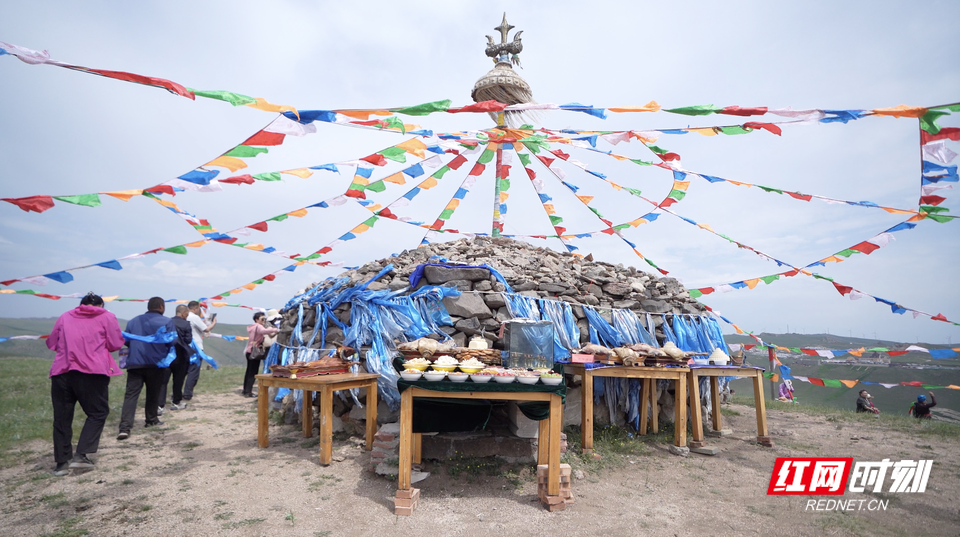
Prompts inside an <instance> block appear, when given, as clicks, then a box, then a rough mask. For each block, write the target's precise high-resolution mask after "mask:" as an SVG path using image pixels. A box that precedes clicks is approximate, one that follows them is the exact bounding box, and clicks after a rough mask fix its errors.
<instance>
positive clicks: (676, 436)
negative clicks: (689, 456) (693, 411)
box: [673, 375, 687, 447]
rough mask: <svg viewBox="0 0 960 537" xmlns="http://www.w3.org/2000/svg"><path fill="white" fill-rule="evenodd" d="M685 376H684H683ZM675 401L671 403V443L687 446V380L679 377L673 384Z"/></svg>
mask: <svg viewBox="0 0 960 537" xmlns="http://www.w3.org/2000/svg"><path fill="white" fill-rule="evenodd" d="M684 376H685V375H684ZM674 385H675V386H676V389H675V390H676V393H675V395H676V400H675V401H674V402H673V403H674V404H673V425H674V431H673V443H674V444H675V445H677V446H679V447H686V445H687V379H685V378H683V377H680V378H678V379H677V380H676V382H674Z"/></svg>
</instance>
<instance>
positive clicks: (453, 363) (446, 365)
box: [433, 356, 460, 371]
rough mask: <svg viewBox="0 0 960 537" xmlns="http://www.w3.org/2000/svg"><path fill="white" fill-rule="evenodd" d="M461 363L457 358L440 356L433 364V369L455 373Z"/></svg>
mask: <svg viewBox="0 0 960 537" xmlns="http://www.w3.org/2000/svg"><path fill="white" fill-rule="evenodd" d="M459 364H460V362H458V361H457V359H456V358H451V357H449V356H440V357H438V358H437V359H436V360H434V362H433V368H434V369H435V370H437V371H453V370H454V369H456V368H457V366H458V365H459Z"/></svg>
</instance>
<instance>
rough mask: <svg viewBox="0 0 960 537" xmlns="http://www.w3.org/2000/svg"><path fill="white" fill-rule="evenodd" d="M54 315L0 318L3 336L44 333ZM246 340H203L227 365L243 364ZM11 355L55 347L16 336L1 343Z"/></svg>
mask: <svg viewBox="0 0 960 537" xmlns="http://www.w3.org/2000/svg"><path fill="white" fill-rule="evenodd" d="M54 322H56V319H54V318H52V317H51V318H48V319H29V318H28V319H9V318H0V337H6V336H21V335H28V336H42V335H46V334H49V333H50V330H52V329H53V323H54ZM126 324H127V321H126V319H120V327H121V328H122V327H124V326H126ZM213 331H214V332H216V333H218V334H222V335H226V336H246V335H247V327H246V326H245V325H239V324H225V323H217V327H216V328H214V330H213ZM245 343H246V342H243V341H234V342H229V341H224V340H222V339H217V338H207V339H205V340H203V350H204V352H206V353H207V354H209V355H210V357H211V358H213V359H214V360H216V361H217V363H220V364H224V365H243V364H244V363H246V360H244V357H243V348H244V345H245ZM9 357H20V358H46V359H50V360H52V359H53V351H51V350H49V349H47V345H46V342H45V341H43V340H16V341H6V342H4V343H0V359H2V358H9Z"/></svg>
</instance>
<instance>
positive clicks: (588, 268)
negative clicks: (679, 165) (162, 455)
mask: <svg viewBox="0 0 960 537" xmlns="http://www.w3.org/2000/svg"><path fill="white" fill-rule="evenodd" d="M439 258H445V259H446V260H447V262H446V263H447V264H465V265H483V264H487V265H490V266H492V267H493V268H495V269H497V270H498V271H499V272H500V274H501V275H503V277H504V279H505V280H506V281H507V283H509V284H510V286H511V287H512V288H513V291H514V292H515V293H517V294H520V295H526V296H531V297H537V298H545V299H551V300H562V301H564V302H569V303H570V304H571V306H572V308H573V313H574V315H575V316H576V318H577V326H578V327H579V329H580V343H581V344H586V343H588V342H589V331H588V328H587V320H586V316H585V315H584V313H583V309H582V308H580V307H578V306H579V305H580V304H587V305H590V306H595V307H597V308H598V309H599V311H600V313H601V315H602V316H603V317H605V318H606V319H607V321H608V322H609V321H610V320H611V319H610V312H609V308H620V309H630V310H634V311H635V312H636V313H637V314H638V317H640V319H641V321H643V322H645V318H646V317H645V316H644V315H643V313H646V312H649V313H656V314H661V313H677V314H680V313H689V314H694V315H699V314H703V313H704V311H705V308H704V307H703V306H702V305H701V304H699V303H698V302H696V301H695V300H693V299H691V298H690V294H689V293H688V292H687V290H686V289H684V288H683V286H681V285H680V283H679V282H678V281H677V280H676V279H675V278H659V277H657V276H654V275H651V274H648V273H646V272H642V271H639V270H637V269H636V268H634V267H624V266H623V265H622V264H621V265H612V264H610V263H605V262H602V261H587V260H586V259H584V258H580V257H575V256H573V255H572V254H569V253H561V252H555V251H553V250H550V249H547V248H537V247H535V246H531V245H529V244H526V243H523V242H520V241H516V240H513V239H509V238H505V237H499V238H488V237H476V238H474V239H461V240H458V241H455V242H447V243H437V244H431V245H429V246H423V247H420V248H417V249H416V250H407V251H404V252H403V253H401V254H399V255H397V256H395V257H389V258H386V259H380V260H378V261H371V262H369V263H367V264H365V265H363V266H362V267H360V268H357V269H351V270H348V271H346V272H344V273H342V274H340V275H339V276H337V277H336V278H334V279H338V278H342V277H349V278H350V283H349V285H357V284H360V283H362V282H366V281H367V280H369V279H371V278H373V277H374V276H376V275H377V273H378V272H380V270H382V269H383V268H384V267H386V266H387V265H390V264H392V265H393V266H394V270H393V271H392V272H389V273H388V274H386V275H385V276H383V277H381V278H380V279H379V280H377V281H375V282H372V283H371V284H370V285H369V286H368V287H367V288H368V289H370V290H371V291H377V290H382V289H390V290H400V289H403V288H404V287H407V286H409V284H410V280H409V276H410V274H411V273H412V272H413V271H414V269H415V268H416V267H417V265H421V264H427V263H445V262H443V261H440V260H439ZM587 259H589V257H588V258H587ZM316 285H317V284H313V285H312V286H311V288H312V287H315V286H316ZM424 285H436V286H441V287H442V286H446V287H456V288H458V289H459V290H460V291H463V294H461V295H460V297H458V298H446V299H444V301H443V302H444V305H445V306H446V308H447V311H448V313H449V314H450V317H451V318H452V319H453V322H454V326H444V327H442V330H443V331H444V333H446V334H447V335H449V336H451V337H452V338H453V339H454V340H455V341H456V342H457V345H458V346H466V344H467V341H469V338H470V337H471V336H474V335H482V336H483V337H485V338H486V339H487V340H488V343H489V344H490V346H491V348H503V345H502V343H501V342H500V341H499V339H497V336H496V334H497V332H498V331H499V330H500V323H501V322H503V321H505V320H507V319H510V314H509V312H508V311H507V308H506V304H505V302H504V299H503V297H502V296H501V295H500V294H498V293H500V292H502V291H505V290H506V288H505V287H504V285H503V284H502V283H500V282H499V281H498V280H497V279H496V278H495V277H494V276H493V275H492V274H491V273H490V271H488V270H486V269H477V268H442V267H427V268H426V270H425V271H424V277H423V278H422V279H421V281H420V283H419V284H418V288H419V287H422V286H424ZM305 291H307V289H303V290H300V291H299V292H298V294H300V293H303V292H305ZM411 291H413V289H411ZM471 291H472V292H471ZM310 310H312V308H305V309H304V319H303V332H304V333H312V331H313V326H314V323H315V322H316V319H315V318H314V316H315V314H314V312H313V311H310ZM604 310H606V311H604ZM334 314H335V315H336V316H337V318H338V319H340V320H341V321H342V322H344V323H347V324H348V323H349V322H350V304H343V305H341V306H340V307H338V308H337V309H336V310H335V311H334ZM653 322H654V329H655V332H651V333H655V334H656V336H657V339H658V340H659V341H661V342H663V341H664V335H663V331H662V330H661V328H660V325H661V323H662V319H661V317H660V316H659V315H656V316H654V317H653ZM296 324H297V312H296V311H295V310H290V311H286V312H284V321H283V324H282V325H281V331H280V336H279V338H278V341H279V342H280V343H281V344H284V345H288V344H289V341H290V337H291V334H292V333H293V329H294V327H295V326H296ZM648 329H649V327H648ZM434 337H435V338H437V339H440V336H439V335H437V336H434ZM318 339H319V338H318ZM342 340H343V332H342V331H341V330H340V329H339V328H338V327H336V326H335V325H334V324H333V323H330V325H329V328H328V333H327V342H326V344H324V343H322V342H319V341H317V342H316V343H315V344H314V347H316V348H321V347H325V348H330V346H331V345H333V344H337V343H340V342H341V341H342Z"/></svg>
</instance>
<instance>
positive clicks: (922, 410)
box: [910, 392, 937, 420]
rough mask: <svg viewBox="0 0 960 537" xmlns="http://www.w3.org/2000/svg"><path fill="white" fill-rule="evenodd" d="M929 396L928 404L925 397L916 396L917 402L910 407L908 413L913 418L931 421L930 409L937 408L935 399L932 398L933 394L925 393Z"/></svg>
mask: <svg viewBox="0 0 960 537" xmlns="http://www.w3.org/2000/svg"><path fill="white" fill-rule="evenodd" d="M927 393H929V394H930V401H931V402H930V403H928V402H927V396H926V395H922V394H921V395H918V396H917V402H916V403H914V404H913V406H911V407H910V412H911V413H912V414H913V417H915V418H917V419H918V420H928V419H931V417H932V416H931V415H930V409H931V408H933V407H935V406H937V398H936V397H934V396H933V392H927Z"/></svg>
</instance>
